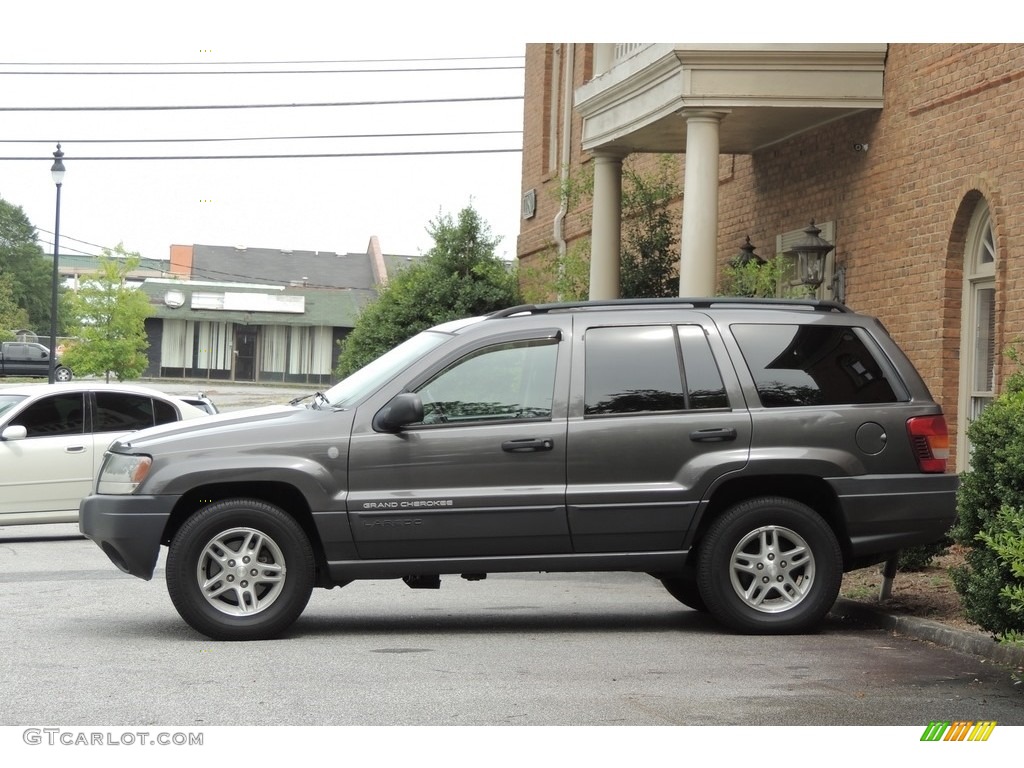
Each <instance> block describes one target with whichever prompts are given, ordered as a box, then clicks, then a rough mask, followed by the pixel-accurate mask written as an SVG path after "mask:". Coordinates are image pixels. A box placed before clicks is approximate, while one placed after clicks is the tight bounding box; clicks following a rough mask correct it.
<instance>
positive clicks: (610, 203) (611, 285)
mask: <svg viewBox="0 0 1024 768" xmlns="http://www.w3.org/2000/svg"><path fill="white" fill-rule="evenodd" d="M622 158H623V154H622V153H621V152H601V151H599V152H595V153H594V209H593V225H592V226H591V231H590V236H591V242H590V298H591V299H617V298H619V256H620V253H621V248H622Z"/></svg>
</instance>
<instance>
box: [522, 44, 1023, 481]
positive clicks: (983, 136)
mask: <svg viewBox="0 0 1024 768" xmlns="http://www.w3.org/2000/svg"><path fill="white" fill-rule="evenodd" d="M525 97H526V100H525V118H524V138H523V144H524V152H523V221H522V226H521V232H520V236H519V242H518V257H519V259H520V264H521V265H523V266H527V265H530V264H534V265H536V264H539V263H541V262H542V261H543V260H545V259H546V258H550V255H551V254H552V253H557V252H558V251H559V249H560V248H562V249H564V248H566V247H568V246H570V245H571V244H572V243H573V242H574V241H577V240H580V239H581V238H589V240H590V253H591V264H590V291H591V296H592V297H595V298H603V297H609V296H617V295H618V277H617V268H618V253H619V248H620V242H619V238H620V232H621V226H622V223H621V213H620V202H619V200H620V196H621V191H620V190H621V181H622V178H621V169H622V165H623V164H624V163H626V164H635V167H638V168H644V167H651V166H652V164H653V162H654V160H655V159H656V158H657V157H658V156H661V155H664V154H665V153H669V154H671V155H672V157H673V158H674V161H675V162H677V163H678V177H677V178H678V179H679V188H680V190H681V195H680V199H679V200H678V201H677V203H676V205H677V207H678V211H679V212H680V215H681V221H682V224H681V237H680V242H681V246H680V251H681V262H680V264H681V269H680V271H681V274H680V293H681V295H705V294H709V293H715V292H717V279H718V276H719V275H720V273H721V270H722V268H723V266H725V265H726V264H727V263H728V262H729V261H730V260H731V259H733V258H735V256H736V255H737V253H738V252H739V251H740V248H741V246H742V245H743V243H744V241H745V238H747V237H749V238H750V241H751V242H752V243H753V244H754V245H755V247H756V249H757V253H758V255H760V256H762V257H763V258H772V257H775V256H776V255H777V254H778V255H780V257H782V258H789V256H786V255H785V254H786V253H787V251H788V250H789V246H790V245H791V244H792V242H793V241H794V239H796V238H798V237H799V236H800V235H801V234H802V230H803V229H804V228H806V227H807V226H808V223H809V222H810V221H811V220H814V221H815V222H816V224H817V226H818V227H819V228H820V229H821V230H822V237H824V238H826V239H827V240H828V241H829V242H830V243H832V244H834V250H833V251H832V252H831V253H830V254H829V258H828V262H827V264H826V274H825V280H824V282H823V284H822V285H821V287H820V288H819V289H818V296H819V297H820V298H826V299H828V298H838V299H841V300H843V301H844V302H845V303H846V304H847V305H849V306H850V307H852V308H853V309H855V310H857V311H861V312H865V313H868V314H873V315H876V316H878V317H880V318H882V320H883V321H884V322H885V324H886V326H887V327H888V329H889V330H890V332H891V333H892V335H893V336H894V337H895V338H896V340H897V341H898V342H899V343H900V344H901V345H902V346H903V347H904V349H906V350H907V352H908V354H909V355H910V357H911V358H912V359H913V360H914V362H915V363H916V364H917V366H918V367H919V369H920V370H921V372H922V374H923V375H924V377H925V378H926V380H927V382H928V385H929V387H930V388H931V390H932V393H933V394H934V395H935V397H936V399H937V400H938V401H939V402H940V403H942V405H943V408H944V410H945V412H946V414H947V420H948V422H949V426H950V429H951V432H952V433H955V434H956V435H957V443H956V446H955V455H956V459H955V461H956V466H957V468H958V469H962V468H963V464H964V462H963V457H964V456H965V455H966V453H967V450H966V442H965V437H964V434H963V429H962V425H963V423H964V417H965V416H966V418H968V419H969V418H970V416H971V415H972V414H976V413H977V412H978V411H979V410H980V409H981V408H982V407H984V405H985V404H986V403H987V402H988V401H989V400H990V399H991V397H992V396H993V395H994V393H996V392H998V391H999V389H1000V385H1001V383H1002V382H1003V381H1004V380H1005V377H1006V375H1007V374H1008V370H1009V365H1010V364H1009V363H1008V361H1007V360H1006V358H1005V357H1004V356H1003V355H1002V354H1001V352H1002V351H1003V350H1005V349H1006V348H1007V347H1008V346H1009V345H1011V344H1012V343H1013V342H1014V341H1015V339H1017V338H1018V336H1020V334H1021V330H1022V328H1024V304H1022V302H1021V301H1019V300H1018V299H1019V298H1020V297H1021V296H1022V293H1020V292H1024V269H1022V268H1021V267H1020V266H1018V264H1019V259H1018V258H1017V257H1018V256H1019V254H1020V253H1021V252H1022V249H1024V127H1022V125H1024V123H1022V121H1021V118H1022V103H1024V45H1015V44H978V45H966V44H964V45H953V44H890V45H884V44H868V45H831V44H829V45H824V44H823V45H820V46H813V45H762V46H758V45H686V44H651V45H647V44H643V45H638V44H619V45H616V44H533V45H529V46H527V52H526V89H525ZM688 161H689V162H688ZM688 164H689V166H690V167H689V168H687V165H688ZM588 170H589V171H590V172H591V173H592V174H593V176H592V177H593V180H594V185H593V195H592V196H591V197H584V198H582V199H581V200H579V201H573V202H572V204H571V205H569V206H568V207H567V208H566V207H564V206H563V205H562V204H563V199H562V196H561V194H560V191H561V190H562V189H565V188H566V186H567V185H566V183H565V182H566V175H568V177H569V178H573V177H576V178H578V177H579V176H580V175H582V174H583V172H585V171H588Z"/></svg>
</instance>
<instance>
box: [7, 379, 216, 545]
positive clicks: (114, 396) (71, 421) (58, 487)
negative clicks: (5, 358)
mask: <svg viewBox="0 0 1024 768" xmlns="http://www.w3.org/2000/svg"><path fill="white" fill-rule="evenodd" d="M205 416H207V413H206V412H205V411H202V410H200V409H199V408H196V407H194V406H191V405H189V404H188V403H186V402H184V401H183V400H179V399H178V398H176V397H172V396H171V395H166V394H164V393H163V392H158V391H157V390H155V389H149V388H147V387H139V386H134V385H127V384H105V383H103V382H99V381H78V382H73V383H66V384H21V385H11V386H3V387H0V526H3V525H25V524H34V523H74V522H77V521H78V504H79V502H80V501H81V499H82V497H83V496H86V495H88V494H89V492H90V491H91V490H92V483H93V480H94V478H95V477H96V472H97V471H98V470H99V465H100V462H102V461H103V453H104V451H106V449H107V446H108V445H110V443H111V442H113V441H114V440H116V439H117V438H119V437H121V436H123V435H126V434H128V433H129V432H133V431H135V430H138V429H145V428H146V427H152V426H155V425H158V424H168V423H171V422H175V421H181V420H182V419H197V418H203V417H205Z"/></svg>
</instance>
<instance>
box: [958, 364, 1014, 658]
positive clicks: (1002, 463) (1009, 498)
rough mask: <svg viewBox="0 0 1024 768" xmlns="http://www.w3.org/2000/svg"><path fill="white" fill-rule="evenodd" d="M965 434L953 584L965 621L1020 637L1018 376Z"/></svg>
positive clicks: (997, 634) (1007, 637)
mask: <svg viewBox="0 0 1024 768" xmlns="http://www.w3.org/2000/svg"><path fill="white" fill-rule="evenodd" d="M1011 358H1015V356H1014V355H1011ZM967 436H968V438H970V441H971V446H972V449H973V450H972V453H971V469H970V470H969V471H967V472H965V473H963V475H962V476H961V479H960V489H959V491H958V495H957V514H958V520H957V523H956V525H955V526H954V527H953V530H952V536H953V539H954V541H956V542H958V543H960V544H963V545H964V546H966V547H968V551H967V554H966V562H965V565H964V566H963V567H961V568H958V569H955V570H954V571H953V574H952V575H953V584H954V586H955V587H956V590H957V592H959V593H960V596H961V597H962V598H963V603H964V609H965V611H966V613H967V617H968V618H969V619H970V620H971V621H973V622H975V623H976V624H977V625H978V626H980V627H982V628H983V629H985V630H987V631H989V632H992V633H993V634H994V635H996V636H998V637H1001V638H1002V639H1004V640H1007V639H1013V638H1015V637H1018V636H1019V633H1021V632H1024V543H1022V539H1024V516H1022V510H1024V374H1021V373H1020V372H1019V371H1018V372H1016V373H1014V374H1013V375H1012V376H1011V377H1010V379H1009V381H1008V382H1007V387H1006V391H1005V392H1004V393H1003V394H1001V395H1000V396H999V397H997V398H996V399H995V400H994V401H993V402H992V403H991V404H990V405H989V406H988V407H987V408H985V410H984V411H982V412H981V414H980V415H979V416H978V418H977V419H976V420H975V421H973V422H971V424H970V425H969V426H968V427H967Z"/></svg>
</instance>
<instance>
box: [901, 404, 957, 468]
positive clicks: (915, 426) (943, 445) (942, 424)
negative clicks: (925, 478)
mask: <svg viewBox="0 0 1024 768" xmlns="http://www.w3.org/2000/svg"><path fill="white" fill-rule="evenodd" d="M907 432H908V433H909V435H910V445H911V447H912V448H913V450H914V456H915V458H917V466H918V467H919V468H920V470H921V471H922V472H945V471H946V459H948V458H949V430H948V429H947V428H946V419H945V417H943V416H915V417H914V418H912V419H907Z"/></svg>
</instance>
